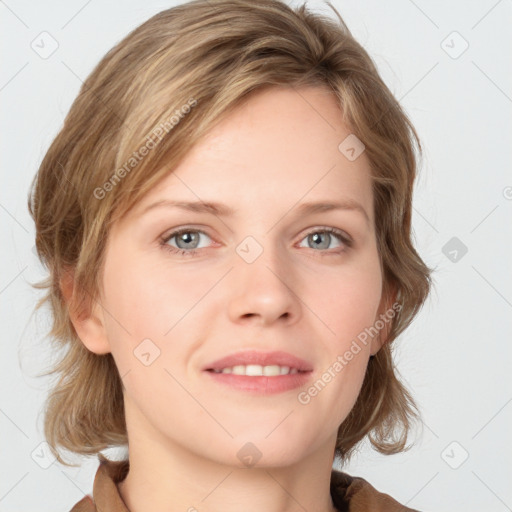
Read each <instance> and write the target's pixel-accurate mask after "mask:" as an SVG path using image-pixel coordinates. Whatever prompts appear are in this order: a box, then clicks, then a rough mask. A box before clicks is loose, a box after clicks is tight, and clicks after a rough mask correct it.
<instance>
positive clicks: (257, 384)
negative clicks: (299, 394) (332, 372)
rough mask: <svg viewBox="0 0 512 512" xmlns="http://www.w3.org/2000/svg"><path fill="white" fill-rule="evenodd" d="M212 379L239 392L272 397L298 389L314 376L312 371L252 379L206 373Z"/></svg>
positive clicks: (244, 376) (249, 377)
mask: <svg viewBox="0 0 512 512" xmlns="http://www.w3.org/2000/svg"><path fill="white" fill-rule="evenodd" d="M206 373H208V374H209V375H211V377H212V379H214V380H215V381H216V382H219V383H220V384H224V385H225V386H229V387H230V388H232V389H236V390H238V391H247V392H250V393H256V394H262V395H272V394H275V393H283V392H285V391H290V390H291V389H296V388H299V387H301V386H304V385H305V384H307V382H308V381H309V379H310V376H311V374H312V372H311V371H308V372H303V373H292V374H288V375H276V376H275V377H266V376H261V377H251V376H247V375H234V374H233V373H215V372H212V371H206Z"/></svg>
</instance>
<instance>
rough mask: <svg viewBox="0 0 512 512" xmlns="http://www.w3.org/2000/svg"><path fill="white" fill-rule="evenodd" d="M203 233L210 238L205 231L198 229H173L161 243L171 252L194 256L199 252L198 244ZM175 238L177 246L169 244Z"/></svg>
mask: <svg viewBox="0 0 512 512" xmlns="http://www.w3.org/2000/svg"><path fill="white" fill-rule="evenodd" d="M201 235H204V236H206V237H207V238H210V237H209V236H208V235H207V234H206V233H205V232H204V231H200V230H198V229H191V228H184V229H178V230H176V231H173V232H172V233H170V234H168V235H167V236H165V237H164V238H162V239H161V240H160V245H161V246H162V247H163V248H164V249H165V250H167V251H169V252H171V253H179V254H182V255H184V256H193V255H194V254H196V253H197V252H198V250H197V249H198V247H197V246H198V244H199V240H200V239H201ZM173 238H176V244H177V245H176V247H173V246H172V245H169V244H168V242H170V241H171V240H172V239H173Z"/></svg>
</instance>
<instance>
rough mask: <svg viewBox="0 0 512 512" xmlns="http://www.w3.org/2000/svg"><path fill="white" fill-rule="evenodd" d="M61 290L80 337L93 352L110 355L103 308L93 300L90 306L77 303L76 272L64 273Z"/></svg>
mask: <svg viewBox="0 0 512 512" xmlns="http://www.w3.org/2000/svg"><path fill="white" fill-rule="evenodd" d="M60 289H61V292H62V295H63V297H64V299H65V301H66V304H67V306H68V314H69V317H70V320H71V322H72V323H73V326H74V328H75V331H76V333H77V334H78V337H79V338H80V340H81V341H82V343H83V344H84V345H85V347H86V348H88V349H89V350H90V351H91V352H94V353H95V354H108V353H109V352H110V344H109V342H108V337H107V333H106V329H105V322H104V315H103V308H102V307H101V304H99V303H98V302H97V301H95V300H92V299H91V301H92V302H91V304H90V305H89V306H84V305H83V304H77V303H76V294H75V293H74V292H75V279H74V271H73V270H69V269H68V270H66V271H64V273H63V275H62V277H61V279H60Z"/></svg>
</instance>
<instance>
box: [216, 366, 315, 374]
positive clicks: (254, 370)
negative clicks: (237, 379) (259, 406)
mask: <svg viewBox="0 0 512 512" xmlns="http://www.w3.org/2000/svg"><path fill="white" fill-rule="evenodd" d="M206 371H207V372H212V373H222V374H231V375H245V376H249V377H277V376H280V375H295V374H296V373H308V371H307V370H299V369H298V368H290V367H289V366H279V365H267V366H262V365H258V364H248V365H236V366H231V367H226V368H222V369H221V368H218V369H213V368H208V369H207V370H206Z"/></svg>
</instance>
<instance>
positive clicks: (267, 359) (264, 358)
mask: <svg viewBox="0 0 512 512" xmlns="http://www.w3.org/2000/svg"><path fill="white" fill-rule="evenodd" d="M247 364H258V365H261V366H270V365H279V366H289V367H290V368H297V370H301V371H311V370H313V367H312V366H311V364H309V363H308V362H307V361H305V360H304V359H301V358H300V357H297V356H294V355H292V354H289V353H288V352H283V351H274V352H258V351H257V350H242V351H239V352H235V353H234V354H230V355H228V356H226V357H223V358H221V359H217V360H216V361H213V362H212V363H209V364H207V365H206V366H205V367H204V368H203V370H223V369H224V368H232V367H233V366H237V365H247Z"/></svg>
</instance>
